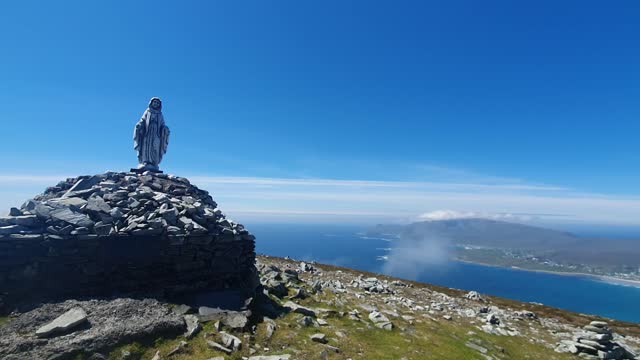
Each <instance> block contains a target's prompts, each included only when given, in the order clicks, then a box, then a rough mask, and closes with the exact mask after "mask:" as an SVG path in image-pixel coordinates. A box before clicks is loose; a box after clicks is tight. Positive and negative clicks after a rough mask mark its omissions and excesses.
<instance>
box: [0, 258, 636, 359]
mask: <svg viewBox="0 0 640 360" xmlns="http://www.w3.org/2000/svg"><path fill="white" fill-rule="evenodd" d="M258 270H259V272H260V277H261V283H262V284H263V287H264V292H263V294H261V295H260V296H257V297H256V298H255V299H253V301H252V303H251V304H250V306H249V310H247V311H243V312H230V311H222V310H220V309H215V308H209V307H204V306H201V307H194V306H189V305H184V304H169V303H167V302H162V301H158V300H151V299H143V300H138V299H111V300H88V301H73V300H70V301H66V302H63V303H58V304H47V305H44V306H41V307H39V308H37V309H34V310H32V311H30V312H26V313H21V314H13V315H12V316H10V317H9V318H8V319H6V320H5V324H4V325H0V358H2V359H26V358H28V359H51V358H57V359H64V358H71V359H95V360H98V359H118V360H119V359H123V360H124V359H145V360H147V359H153V360H163V359H172V360H173V359H175V360H180V359H196V360H197V359H204V360H206V359H216V360H220V359H250V360H278V359H407V360H409V359H574V358H587V359H634V358H635V356H636V355H634V353H636V354H637V353H638V350H639V349H640V338H639V335H640V325H638V324H629V323H623V322H617V321H608V322H605V321H602V320H603V319H597V318H595V317H590V316H586V315H581V314H575V313H570V312H565V311H561V310H557V309H552V308H547V307H545V306H542V305H536V304H526V303H519V302H515V301H510V300H505V299H500V298H492V297H487V296H483V295H481V294H478V293H475V292H469V293H466V292H462V291H457V290H452V289H446V288H439V287H434V286H428V285H423V284H418V283H413V282H407V281H399V280H397V279H393V278H388V277H385V276H374V275H373V274H366V273H361V272H358V271H354V270H349V269H341V268H336V267H332V266H327V265H319V264H308V263H301V262H297V261H293V260H288V259H281V258H272V257H264V256H261V257H259V259H258ZM58 317H60V318H58ZM1 323H2V322H1V321H0V324H1Z"/></svg>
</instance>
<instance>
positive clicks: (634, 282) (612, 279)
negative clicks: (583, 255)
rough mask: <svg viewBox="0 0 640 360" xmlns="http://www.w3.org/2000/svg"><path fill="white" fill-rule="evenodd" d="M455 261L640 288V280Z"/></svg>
mask: <svg viewBox="0 0 640 360" xmlns="http://www.w3.org/2000/svg"><path fill="white" fill-rule="evenodd" d="M453 260H454V261H457V262H461V263H467V264H474V265H481V266H489V267H495V268H501V269H512V270H519V271H529V272H538V273H547V274H553V275H560V276H578V277H586V278H590V279H591V280H595V281H601V282H606V283H609V284H612V285H619V286H631V287H635V288H640V280H629V279H621V278H617V277H615V276H608V275H596V274H587V273H579V272H568V271H553V270H541V269H527V268H524V267H518V266H501V265H496V264H488V263H483V262H478V261H469V260H462V259H458V258H453Z"/></svg>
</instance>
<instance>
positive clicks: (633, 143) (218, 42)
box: [0, 1, 640, 224]
mask: <svg viewBox="0 0 640 360" xmlns="http://www.w3.org/2000/svg"><path fill="white" fill-rule="evenodd" d="M638 18H640V3H638V2H636V1H618V2H615V3H608V4H606V6H605V4H604V3H602V2H598V1H562V2H558V1H535V2H513V1H489V2H478V1H429V2H424V1H400V2H398V1H393V2H392V1H388V2H385V1H379V2H370V1H322V2H300V1H276V2H267V1H199V2H196V1H184V2H180V3H179V4H178V3H177V2H163V1H154V2H145V1H126V2H125V1H112V2H111V1H110V2H87V1H65V2H64V3H50V2H36V1H21V2H17V1H15V2H5V3H3V4H1V5H0V46H1V48H0V49H1V52H0V54H1V55H2V56H0V83H1V84H2V86H0V122H1V124H2V127H1V128H2V131H1V132H0V158H1V161H0V185H1V186H2V190H0V205H1V207H2V208H7V207H8V206H10V205H16V204H18V203H20V202H21V201H22V200H23V199H24V198H25V197H29V196H31V195H33V194H35V193H38V192H40V191H41V190H42V189H43V188H44V187H45V186H47V185H49V184H51V183H54V182H56V181H54V179H58V178H60V177H64V176H74V175H78V174H91V173H97V172H102V171H105V170H126V169H128V168H130V167H132V166H134V165H135V153H134V152H133V149H132V140H131V134H132V129H133V126H134V124H135V122H136V121H137V119H138V118H139V117H140V115H141V114H142V112H143V111H144V109H145V107H146V105H147V102H148V100H149V98H151V97H152V96H159V97H161V98H162V99H163V101H164V114H165V118H166V120H167V124H168V125H169V126H170V128H171V130H172V138H171V143H170V146H169V151H168V154H167V156H166V157H165V160H164V162H163V164H162V168H163V169H164V170H165V171H166V172H169V173H174V174H179V175H186V176H189V177H193V178H197V179H199V181H200V183H199V185H201V186H203V187H206V188H208V189H209V190H210V191H211V192H212V193H213V194H214V196H215V197H216V199H218V201H219V202H220V203H221V205H222V206H223V209H224V210H227V209H228V210H227V212H229V213H231V214H232V215H235V216H236V217H238V218H242V217H244V216H246V217H251V218H252V219H253V218H257V219H272V218H275V219H280V220H286V221H291V220H295V221H305V220H309V219H313V220H314V221H319V220H320V219H325V220H327V219H328V220H332V219H336V218H339V219H342V220H344V219H349V220H354V219H358V220H361V219H364V218H367V219H370V220H371V221H374V219H375V221H378V220H379V219H386V218H393V219H394V220H398V221H401V220H407V219H415V218H419V216H420V215H421V214H424V213H432V212H433V211H439V210H451V211H452V212H451V213H459V214H470V213H473V214H488V216H502V215H501V214H506V216H512V215H513V216H515V215H514V214H543V215H544V216H542V217H544V218H548V219H556V218H561V219H564V220H567V221H568V219H571V221H582V222H601V223H617V222H622V223H625V224H640V191H639V190H638V185H637V184H639V183H640V160H639V157H638V154H639V153H640V142H638V141H637V139H638V137H639V136H640V121H638V120H639V119H640V107H639V104H640V101H639V100H640V67H639V66H638V64H640V47H639V46H638V39H639V38H640V22H638V21H637V20H638ZM285 215H286V216H285ZM548 215H553V216H548ZM518 216H520V215H518ZM523 216H525V217H527V216H529V215H523ZM534 217H536V218H537V217H538V215H535V216H534ZM564 220H563V221H564Z"/></svg>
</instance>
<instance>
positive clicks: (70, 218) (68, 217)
mask: <svg viewBox="0 0 640 360" xmlns="http://www.w3.org/2000/svg"><path fill="white" fill-rule="evenodd" d="M51 217H52V218H54V219H56V220H60V221H64V222H67V223H69V224H71V225H74V226H82V227H91V226H93V221H91V219H90V218H89V216H87V215H86V214H83V213H79V212H74V211H71V209H68V208H62V209H56V210H53V211H51Z"/></svg>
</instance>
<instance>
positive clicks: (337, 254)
mask: <svg viewBox="0 0 640 360" xmlns="http://www.w3.org/2000/svg"><path fill="white" fill-rule="evenodd" d="M249 229H250V230H251V232H252V233H254V234H255V235H256V237H257V239H256V250H257V252H258V253H259V254H265V255H272V256H281V257H284V256H289V257H292V258H295V259H298V260H305V261H311V260H313V261H317V262H321V263H326V264H333V265H339V266H344V267H350V268H354V269H358V270H364V271H371V272H375V273H385V274H389V275H395V276H399V277H405V278H412V279H411V280H417V281H421V282H425V283H430V284H436V285H441V286H446V287H451V288H457V289H464V290H476V291H478V292H480V293H484V294H490V295H495V296H500V297H505V298H509V299H515V300H520V301H529V302H539V303H543V304H545V305H549V306H553V307H557V308H561V309H566V310H571V311H575V312H580V313H585V314H595V315H600V316H604V317H608V318H612V319H618V320H624V321H631V322H639V323H640V288H638V287H631V286H622V285H615V284H610V283H607V282H603V281H598V280H595V279H592V278H588V277H581V276H563V275H556V274H549V273H540V272H530V271H523V270H516V269H509V268H499V267H490V266H483V265H475V264H468V263H461V262H455V261H445V262H442V263H438V264H431V265H425V266H422V267H421V268H419V269H415V270H416V271H415V272H414V273H413V274H411V275H409V276H407V274H406V273H394V271H393V270H392V269H391V270H390V269H388V268H387V267H385V261H381V260H379V258H380V257H381V256H385V255H388V254H389V248H390V247H393V242H390V241H388V240H385V239H376V238H365V237H363V236H361V235H358V233H360V232H362V231H364V230H366V228H363V227H354V226H339V225H331V226H321V225H275V224H269V225H263V224H255V225H250V224H249Z"/></svg>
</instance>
